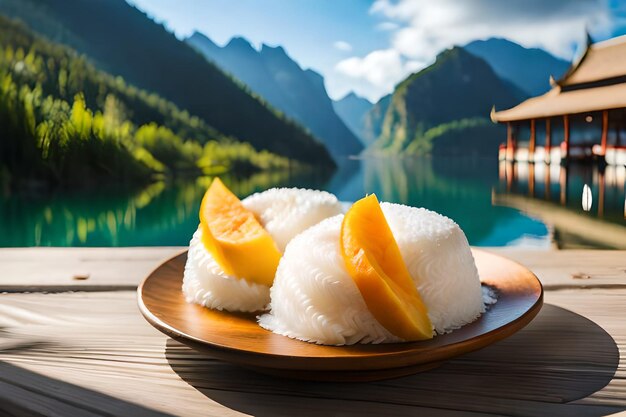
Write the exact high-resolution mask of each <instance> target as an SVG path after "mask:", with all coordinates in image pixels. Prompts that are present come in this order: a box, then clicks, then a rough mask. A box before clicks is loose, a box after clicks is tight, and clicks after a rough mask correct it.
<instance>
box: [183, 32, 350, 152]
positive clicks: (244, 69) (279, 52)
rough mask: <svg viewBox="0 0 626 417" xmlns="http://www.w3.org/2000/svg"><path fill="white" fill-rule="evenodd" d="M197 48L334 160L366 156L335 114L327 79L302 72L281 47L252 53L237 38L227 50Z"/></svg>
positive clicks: (268, 47)
mask: <svg viewBox="0 0 626 417" xmlns="http://www.w3.org/2000/svg"><path fill="white" fill-rule="evenodd" d="M190 41H191V43H192V44H194V42H193V41H194V40H193V39H190ZM244 44H245V45H244ZM195 46H196V47H197V48H198V49H199V50H201V51H202V52H203V53H204V54H205V57H206V58H207V59H209V60H210V61H213V62H215V63H216V64H217V65H218V66H219V67H220V68H221V69H222V70H223V71H225V72H228V73H230V74H231V75H233V76H234V77H235V78H238V79H239V80H240V81H242V82H243V83H244V84H246V85H247V86H248V87H249V88H250V89H251V90H252V91H254V92H255V93H256V94H258V95H259V96H261V97H263V99H264V100H265V101H267V102H268V103H270V104H271V105H272V106H273V107H274V108H276V109H278V110H280V111H282V112H283V113H284V114H285V115H287V116H288V117H289V118H291V119H293V120H294V121H296V122H299V123H301V124H302V125H304V126H305V127H307V128H308V130H309V131H310V132H312V133H313V134H314V135H315V136H316V137H317V138H318V139H320V140H321V141H322V142H323V143H324V144H325V145H326V146H327V147H328V149H329V150H330V151H331V153H332V154H333V155H337V156H342V155H354V154H357V153H359V152H360V151H361V149H362V144H361V143H360V141H359V140H358V138H357V137H356V136H355V135H354V134H353V133H352V131H351V130H350V129H349V128H348V127H347V126H346V124H345V123H344V122H343V121H342V119H341V118H340V117H339V116H338V115H337V114H336V113H335V110H334V108H333V103H332V101H331V100H330V98H329V97H328V93H327V92H326V87H325V86H324V78H323V77H322V75H320V74H319V73H317V72H316V71H314V70H312V69H306V70H304V69H302V68H301V67H300V65H299V64H298V63H297V62H296V61H295V60H293V59H292V58H291V57H290V56H289V55H288V54H287V51H285V49H284V48H283V47H282V46H271V45H268V44H265V43H264V44H262V45H261V48H260V49H258V50H253V48H252V47H251V46H250V44H249V42H248V41H247V40H245V39H243V38H233V39H231V41H230V43H229V44H228V45H226V46H225V47H223V48H219V47H218V48H217V49H215V48H201V46H200V45H198V43H197V42H196V45H195ZM243 46H245V47H243Z"/></svg>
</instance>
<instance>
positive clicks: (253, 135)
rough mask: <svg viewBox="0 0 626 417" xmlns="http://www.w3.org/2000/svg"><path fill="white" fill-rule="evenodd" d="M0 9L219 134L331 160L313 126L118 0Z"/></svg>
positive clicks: (1, 5) (5, 2)
mask: <svg viewBox="0 0 626 417" xmlns="http://www.w3.org/2000/svg"><path fill="white" fill-rule="evenodd" d="M0 13H6V14H9V15H10V16H14V17H18V18H20V19H22V20H24V21H25V22H26V23H27V24H28V25H29V26H31V27H32V28H33V29H34V30H36V31H39V32H40V33H42V34H44V35H45V36H47V37H49V38H51V39H57V40H59V41H61V42H67V43H68V44H70V45H71V46H72V47H74V48H76V49H77V50H78V51H79V52H81V53H84V54H86V55H87V56H88V57H89V58H90V59H91V60H93V61H94V62H95V63H96V64H97V65H98V66H99V67H100V68H102V69H105V70H107V71H108V72H110V73H111V74H113V75H116V76H117V75H119V76H122V77H123V78H124V79H125V80H126V82H128V83H130V84H133V85H136V86H138V87H140V88H144V89H146V90H149V91H153V92H155V93H158V94H159V95H160V96H161V97H163V98H165V99H167V100H170V101H172V102H174V103H175V104H176V105H177V106H178V107H179V108H182V109H185V110H187V111H189V112H190V114H193V115H195V116H198V117H200V118H201V119H202V120H204V121H205V122H206V123H207V124H209V125H210V126H212V127H214V128H215V129H217V130H218V131H219V132H221V133H223V134H225V135H228V136H232V137H235V138H237V139H239V140H241V141H246V142H249V143H250V144H252V145H253V146H254V147H255V148H256V149H258V150H261V149H267V150H269V151H272V152H274V153H277V154H280V155H284V156H288V157H290V158H295V159H298V160H300V161H305V162H309V163H315V164H318V165H325V166H331V165H333V162H332V159H331V157H330V155H329V153H328V151H327V150H326V149H325V148H324V146H323V145H322V144H321V143H319V142H318V141H317V140H316V139H315V138H314V137H313V136H311V134H309V133H308V132H306V131H305V130H304V129H302V128H301V127H300V126H299V125H297V124H295V123H294V122H291V121H289V120H287V119H285V118H284V117H283V116H282V115H281V114H279V113H278V112H276V111H275V110H273V109H271V108H269V107H268V106H267V105H266V104H264V103H262V102H261V101H260V100H258V99H256V98H255V97H253V96H252V95H251V94H250V92H249V91H247V90H245V89H244V88H242V86H240V85H238V84H237V83H236V82H235V81H234V80H233V79H231V78H230V77H229V76H227V75H226V74H224V73H223V72H222V71H221V70H219V69H218V68H217V67H216V66H215V65H213V64H212V63H210V62H209V61H207V60H206V59H205V58H204V57H202V56H201V55H200V54H199V53H198V52H196V51H195V50H194V49H193V48H191V47H190V46H189V45H187V44H185V43H184V42H182V41H179V40H178V39H177V38H176V37H175V36H174V35H173V34H171V33H170V32H168V31H167V30H166V29H165V28H164V27H163V26H162V25H160V24H157V23H155V22H154V21H152V20H151V19H150V18H149V17H148V16H147V15H145V14H144V13H143V12H141V11H139V10H138V9H136V8H134V7H133V6H130V5H129V4H128V3H126V2H125V1H124V0H90V1H83V0H62V1H58V0H0ZM121 45H123V47H120V46H121Z"/></svg>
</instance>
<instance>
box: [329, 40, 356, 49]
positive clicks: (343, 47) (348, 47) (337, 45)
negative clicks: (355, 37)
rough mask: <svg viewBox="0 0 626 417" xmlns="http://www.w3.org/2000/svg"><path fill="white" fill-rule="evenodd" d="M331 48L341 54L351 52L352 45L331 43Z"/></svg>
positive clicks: (340, 42)
mask: <svg viewBox="0 0 626 417" xmlns="http://www.w3.org/2000/svg"><path fill="white" fill-rule="evenodd" d="M333 47H334V48H335V49H338V50H340V51H343V52H350V51H351V50H352V45H350V44H349V43H348V42H346V41H337V42H335V43H333Z"/></svg>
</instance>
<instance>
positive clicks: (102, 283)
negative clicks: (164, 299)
mask: <svg viewBox="0 0 626 417" xmlns="http://www.w3.org/2000/svg"><path fill="white" fill-rule="evenodd" d="M183 250H184V248H179V247H158V248H3V249H0V291H4V292H23V291H49V292H55V291H93V290H98V291H113V290H119V289H122V290H132V289H135V288H137V284H139V282H140V281H141V280H142V279H143V278H145V277H146V275H148V274H149V273H150V272H151V271H152V270H153V269H154V268H155V267H156V266H157V265H158V264H159V263H161V262H162V261H164V260H165V259H168V258H171V257H172V256H173V255H174V254H176V253H180V252H182V251H183ZM77 278H79V279H77ZM81 278H82V279H81ZM85 278H86V279H85Z"/></svg>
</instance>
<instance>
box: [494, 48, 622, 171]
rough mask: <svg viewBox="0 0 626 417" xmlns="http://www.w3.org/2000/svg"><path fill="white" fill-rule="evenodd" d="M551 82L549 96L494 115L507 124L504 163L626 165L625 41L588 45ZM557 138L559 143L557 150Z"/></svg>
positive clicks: (501, 150) (533, 99)
mask: <svg viewBox="0 0 626 417" xmlns="http://www.w3.org/2000/svg"><path fill="white" fill-rule="evenodd" d="M551 82H552V85H553V87H552V89H551V90H550V91H548V92H547V93H545V94H544V95H541V96H538V97H532V98H530V99H528V100H526V101H524V102H522V103H520V104H519V105H517V106H515V107H513V108H511V109H508V110H502V111H496V110H495V109H494V110H493V111H492V114H491V118H492V120H493V121H494V122H498V123H506V124H507V140H506V144H503V145H501V146H500V152H499V158H500V160H508V161H520V162H550V163H554V162H556V163H559V162H563V163H565V162H568V161H570V160H585V161H597V162H599V163H601V164H609V165H626V140H623V139H622V131H623V130H624V129H625V128H626V36H620V37H617V38H613V39H610V40H607V41H604V42H600V43H596V44H592V43H588V44H587V48H586V50H585V52H584V53H583V54H582V56H581V57H580V58H579V59H578V60H577V61H575V62H574V64H573V65H572V67H571V68H570V69H569V70H568V71H567V72H566V73H565V75H564V76H563V77H562V78H561V79H560V80H558V81H553V80H551ZM553 138H554V139H556V140H557V141H559V140H560V142H559V143H558V144H556V145H553V141H552V139H553ZM542 139H543V143H542V144H541V145H539V144H538V141H541V140H542Z"/></svg>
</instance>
